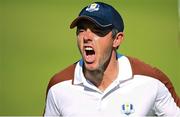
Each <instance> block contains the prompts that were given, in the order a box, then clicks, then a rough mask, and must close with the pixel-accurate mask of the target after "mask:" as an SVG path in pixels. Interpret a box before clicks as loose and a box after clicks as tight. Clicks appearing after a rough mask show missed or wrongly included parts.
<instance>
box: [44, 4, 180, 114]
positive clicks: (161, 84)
mask: <svg viewBox="0 0 180 117" xmlns="http://www.w3.org/2000/svg"><path fill="white" fill-rule="evenodd" d="M74 27H77V45H78V48H79V51H80V53H81V55H82V59H81V60H79V61H78V62H76V63H74V64H72V65H71V66H69V67H68V68H66V69H65V70H63V71H61V72H59V73H58V74H56V75H55V76H54V77H53V78H52V79H51V81H50V82H49V85H48V89H47V101H46V108H45V113H44V115H45V116H68V117H69V116H70V117H71V116H72V117H74V116H78V117H79V116H81V117H87V116H91V117H95V116H98V117H102V116H108V117H116V116H117V117H119V116H127V115H129V116H154V115H157V116H179V115H180V108H179V106H180V99H179V97H178V96H177V95H176V93H175V91H174V88H173V86H172V84H171V82H170V80H169V79H168V78H167V76H166V75H164V74H163V73H162V72H161V71H160V70H158V69H156V68H152V67H150V66H149V65H147V64H145V63H143V62H141V61H139V60H137V59H134V58H132V57H127V56H123V55H120V54H118V53H117V49H118V47H119V46H120V45H121V43H122V41H123V38H124V33H123V30H124V24H123V20H122V17H121V16H120V14H119V13H118V12H117V11H116V10H115V9H114V8H113V7H112V6H110V5H108V4H105V3H102V2H96V3H93V4H90V5H89V6H87V7H85V8H83V9H82V11H81V12H80V14H79V16H78V17H77V18H76V19H75V20H74V21H73V22H72V23H71V25H70V28H74Z"/></svg>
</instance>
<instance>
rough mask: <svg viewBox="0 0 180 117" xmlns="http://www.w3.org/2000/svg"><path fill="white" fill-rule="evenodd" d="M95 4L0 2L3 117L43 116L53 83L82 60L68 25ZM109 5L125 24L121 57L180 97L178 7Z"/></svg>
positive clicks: (140, 2) (162, 2)
mask: <svg viewBox="0 0 180 117" xmlns="http://www.w3.org/2000/svg"><path fill="white" fill-rule="evenodd" d="M99 1H102V0H99ZM91 2H92V0H0V115H31V116H32V115H42V113H43V109H44V105H45V92H46V87H47V84H48V81H49V79H50V78H51V77H52V76H53V75H54V74H55V73H57V72H58V71H60V70H62V69H63V68H65V67H66V66H67V65H69V64H71V63H74V62H75V61H77V60H78V59H79V58H80V54H79V52H78V49H77V47H76V37H75V30H70V29H69V24H70V23H71V21H72V20H73V19H74V18H75V17H76V16H77V15H78V13H79V11H80V10H81V9H82V8H83V7H84V6H86V5H88V4H89V3H91ZM104 2H106V3H109V4H111V5H113V6H114V7H115V8H116V9H117V10H118V11H120V12H121V14H122V16H123V18H124V22H125V41H124V43H123V44H122V46H121V47H120V49H119V52H120V53H122V54H125V55H130V56H134V57H137V58H139V59H141V60H143V61H145V62H147V63H149V64H151V65H153V66H156V67H158V68H160V69H161V70H162V71H163V72H165V73H166V74H167V75H168V76H169V77H170V80H171V81H172V83H173V84H174V87H175V89H176V91H177V93H178V95H180V85H179V83H180V37H179V36H180V34H179V31H178V25H179V19H178V1H177V0H104Z"/></svg>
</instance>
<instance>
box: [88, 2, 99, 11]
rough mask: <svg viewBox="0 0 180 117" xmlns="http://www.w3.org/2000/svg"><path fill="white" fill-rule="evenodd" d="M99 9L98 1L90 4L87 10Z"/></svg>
mask: <svg viewBox="0 0 180 117" xmlns="http://www.w3.org/2000/svg"><path fill="white" fill-rule="evenodd" d="M98 10H99V4H97V3H93V4H90V5H89V6H88V7H87V8H86V11H88V12H93V11H98Z"/></svg>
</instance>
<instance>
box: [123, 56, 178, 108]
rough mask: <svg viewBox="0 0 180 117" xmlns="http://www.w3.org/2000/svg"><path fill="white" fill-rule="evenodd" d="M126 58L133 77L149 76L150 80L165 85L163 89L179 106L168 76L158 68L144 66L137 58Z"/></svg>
mask: <svg viewBox="0 0 180 117" xmlns="http://www.w3.org/2000/svg"><path fill="white" fill-rule="evenodd" d="M127 58H128V59H129V62H130V64H131V68H132V72H133V75H144V76H149V77H152V78H154V79H156V80H158V81H160V82H161V83H162V84H164V85H165V87H166V88H167V89H168V91H169V92H170V93H171V95H172V97H173V98H174V101H175V102H176V104H177V105H178V106H180V99H179V97H178V96H177V94H176V92H175V89H174V87H173V84H172V83H171V81H170V79H169V78H168V76H167V75H166V74H164V73H163V72H162V71H161V70H159V69H158V68H156V67H152V66H151V65H149V64H146V63H144V62H143V61H141V60H139V59H137V58H133V57H130V56H127Z"/></svg>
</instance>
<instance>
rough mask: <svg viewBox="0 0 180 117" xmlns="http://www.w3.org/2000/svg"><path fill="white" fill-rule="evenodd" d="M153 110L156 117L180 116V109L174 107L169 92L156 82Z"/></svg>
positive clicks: (174, 104)
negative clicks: (156, 90)
mask: <svg viewBox="0 0 180 117" xmlns="http://www.w3.org/2000/svg"><path fill="white" fill-rule="evenodd" d="M154 109H155V114H156V115H157V116H173V117H179V116H180V108H179V107H178V106H177V105H176V103H175V101H174V98H173V97H172V95H171V93H170V92H169V90H168V89H167V88H166V86H165V85H164V84H163V83H161V82H158V92H157V97H156V101H155V105H154Z"/></svg>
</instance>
